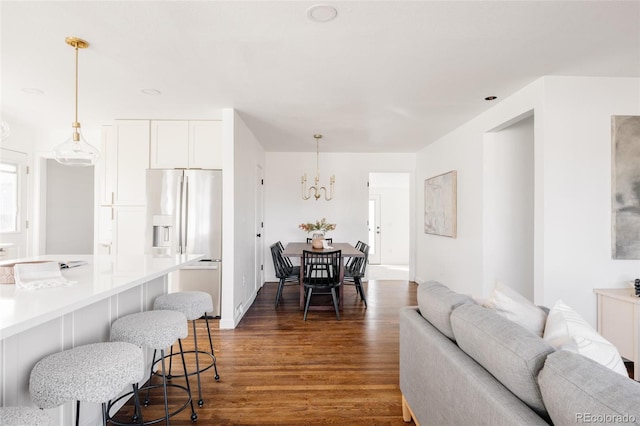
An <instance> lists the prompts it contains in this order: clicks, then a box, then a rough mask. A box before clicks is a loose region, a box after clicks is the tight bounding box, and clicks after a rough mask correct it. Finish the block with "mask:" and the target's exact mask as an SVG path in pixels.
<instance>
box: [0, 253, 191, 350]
mask: <svg viewBox="0 0 640 426" xmlns="http://www.w3.org/2000/svg"><path fill="white" fill-rule="evenodd" d="M202 257H203V256H202V255H177V256H162V257H160V256H152V255H140V256H117V257H115V256H91V255H47V256H36V257H30V258H25V259H17V260H15V259H14V260H11V261H6V262H2V263H15V262H24V261H33V260H52V261H73V260H84V261H86V262H87V265H83V266H78V267H76V268H70V269H63V270H62V275H63V276H64V277H65V278H67V279H69V280H72V281H77V283H76V284H74V285H72V286H69V287H54V288H44V289H38V290H27V289H20V288H16V286H15V285H13V284H0V339H5V338H7V337H10V336H13V335H15V334H17V333H20V332H22V331H25V330H28V329H29V328H32V327H35V326H37V325H40V324H43V323H45V322H47V321H50V320H52V319H54V318H58V317H60V316H62V315H65V314H68V313H70V312H73V311H75V310H77V309H80V308H83V307H85V306H88V305H90V304H92V303H95V302H97V301H100V300H103V299H105V298H108V297H111V296H113V295H115V294H118V293H121V292H123V291H126V290H128V289H130V288H133V287H135V286H138V285H140V284H142V283H144V282H147V281H151V280H153V279H155V278H158V277H160V276H163V275H166V274H168V273H169V272H172V271H175V270H177V269H180V268H181V267H183V266H186V265H189V264H191V263H194V262H197V261H198V260H200V259H202ZM2 263H0V264H2Z"/></svg>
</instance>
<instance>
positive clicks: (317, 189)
mask: <svg viewBox="0 0 640 426" xmlns="http://www.w3.org/2000/svg"><path fill="white" fill-rule="evenodd" d="M313 137H314V138H315V139H316V177H315V179H314V184H313V185H312V186H310V187H309V190H307V174H306V173H305V174H304V175H303V176H302V181H301V184H302V199H303V200H308V199H309V198H311V197H313V198H315V199H316V201H318V200H319V199H320V197H322V195H321V194H322V193H324V199H325V200H327V201H331V200H332V199H333V185H334V184H335V183H336V177H335V175H331V177H330V178H329V193H328V194H327V188H325V187H324V186H320V154H319V141H320V139H322V135H319V134H316V135H313Z"/></svg>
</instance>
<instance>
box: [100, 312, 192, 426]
mask: <svg viewBox="0 0 640 426" xmlns="http://www.w3.org/2000/svg"><path fill="white" fill-rule="evenodd" d="M188 334H189V332H188V327H187V317H186V316H185V315H184V314H183V313H182V312H177V311H169V310H153V311H145V312H139V313H136V314H131V315H127V316H124V317H122V318H119V319H117V320H115V321H114V322H113V324H111V340H112V341H122V342H128V343H133V344H134V345H137V346H143V347H146V348H150V349H153V350H154V352H153V360H152V363H151V364H152V365H155V364H156V352H157V351H158V350H159V351H160V358H159V359H158V360H159V361H161V364H162V374H161V376H162V384H161V385H154V384H152V383H151V377H150V378H149V379H150V380H149V382H148V383H147V384H146V385H145V386H144V387H142V388H140V390H147V391H150V390H151V389H155V388H162V390H163V396H164V410H165V416H164V417H163V418H160V419H155V420H148V421H145V422H144V423H143V424H154V423H158V422H160V421H162V420H163V419H164V420H165V422H166V424H169V418H170V417H172V416H174V415H176V414H178V413H179V412H181V411H182V410H184V409H185V408H186V407H187V406H189V405H190V406H191V420H193V421H195V420H196V419H197V418H198V416H197V415H196V412H195V409H194V407H193V401H192V399H191V387H190V386H189V377H188V376H185V382H186V385H185V386H182V385H177V384H174V383H171V384H168V383H167V376H166V372H165V371H166V370H165V362H164V359H165V353H164V350H165V348H167V347H169V346H172V345H173V344H174V343H175V342H176V341H178V344H179V345H180V350H181V351H182V342H181V341H180V339H183V338H185V337H187V335H188ZM182 366H183V368H185V370H186V363H185V360H184V355H183V356H182ZM152 371H153V367H152ZM168 387H172V388H178V389H182V390H183V391H185V392H186V394H187V401H186V402H185V403H184V404H183V405H182V406H180V407H179V408H178V409H176V410H175V411H173V412H172V413H169V402H168V398H167V388H168ZM147 395H149V393H148V392H147ZM114 402H115V401H114ZM144 403H145V405H148V403H149V401H148V397H147V399H146V400H145V401H144Z"/></svg>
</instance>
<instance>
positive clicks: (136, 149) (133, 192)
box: [114, 120, 149, 206]
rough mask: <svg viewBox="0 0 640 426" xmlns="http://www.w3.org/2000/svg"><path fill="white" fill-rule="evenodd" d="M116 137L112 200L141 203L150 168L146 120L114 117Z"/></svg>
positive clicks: (147, 124) (117, 203)
mask: <svg viewBox="0 0 640 426" xmlns="http://www.w3.org/2000/svg"><path fill="white" fill-rule="evenodd" d="M115 140H116V185H115V196H114V204H116V205H121V206H122V205H127V206H143V205H145V203H146V200H145V198H146V170H147V169H148V168H149V120H117V121H116V134H115Z"/></svg>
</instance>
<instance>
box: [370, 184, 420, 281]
mask: <svg viewBox="0 0 640 426" xmlns="http://www.w3.org/2000/svg"><path fill="white" fill-rule="evenodd" d="M410 215H411V212H410V173H373V172H372V173H369V241H368V244H369V246H370V249H369V267H368V273H367V275H368V276H369V279H389V280H408V279H409V246H410Z"/></svg>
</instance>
